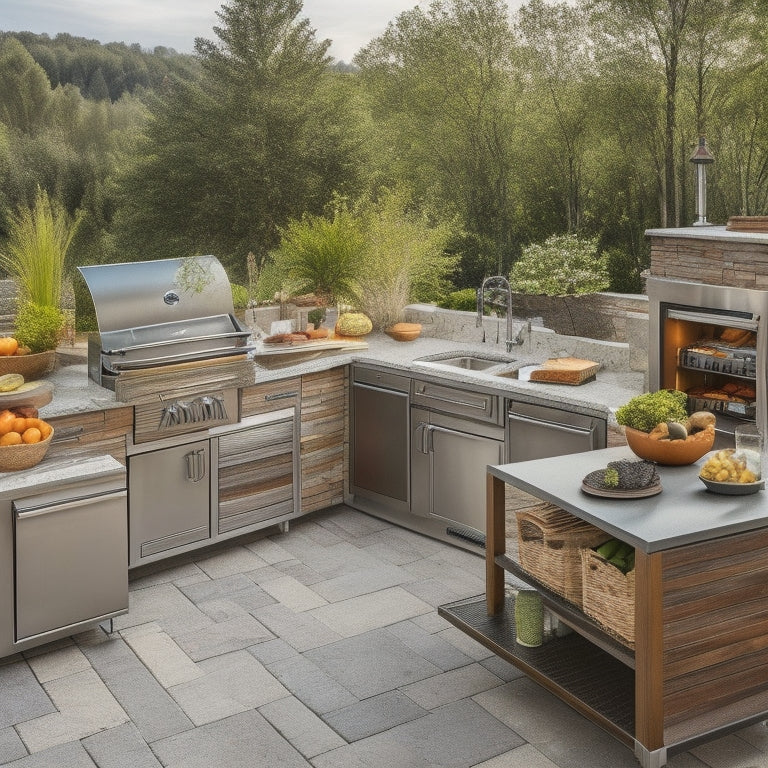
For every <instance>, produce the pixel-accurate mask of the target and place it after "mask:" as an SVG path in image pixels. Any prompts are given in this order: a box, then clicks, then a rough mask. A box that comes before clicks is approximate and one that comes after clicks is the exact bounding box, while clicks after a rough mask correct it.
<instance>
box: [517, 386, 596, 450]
mask: <svg viewBox="0 0 768 768" xmlns="http://www.w3.org/2000/svg"><path fill="white" fill-rule="evenodd" d="M507 419H508V421H507V424H508V426H507V429H508V431H509V439H508V444H509V448H508V457H507V458H508V460H509V461H510V462H513V461H528V460H529V459H545V458H549V457H550V456H563V455H565V454H569V453H581V452H582V451H593V450H595V449H596V448H605V446H606V432H607V424H606V422H605V421H604V420H602V419H598V418H595V417H592V416H588V415H582V414H578V413H572V412H570V411H563V410H561V409H559V408H551V407H549V406H541V405H535V404H533V403H521V402H515V401H511V402H510V403H509V404H508V407H507Z"/></svg>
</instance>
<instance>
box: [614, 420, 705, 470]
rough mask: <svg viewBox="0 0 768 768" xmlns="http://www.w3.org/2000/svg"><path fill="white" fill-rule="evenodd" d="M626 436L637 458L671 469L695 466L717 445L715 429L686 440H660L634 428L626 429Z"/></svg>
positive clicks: (697, 433)
mask: <svg viewBox="0 0 768 768" xmlns="http://www.w3.org/2000/svg"><path fill="white" fill-rule="evenodd" d="M624 435H625V437H626V439H627V445H628V446H629V448H630V450H631V451H632V453H634V454H635V456H639V457H640V458H641V459H646V460H647V461H655V462H656V463H657V464H663V465H666V466H671V467H680V466H685V465H688V464H693V463H694V462H695V461H698V460H699V459H700V458H701V457H702V456H704V454H706V453H707V452H708V451H711V450H712V446H713V445H714V444H715V430H714V428H713V429H707V430H702V431H701V432H696V433H694V434H692V435H689V436H688V438H687V439H686V440H659V439H658V438H653V437H651V436H650V435H649V434H648V433H647V432H641V431H640V430H638V429H632V427H624Z"/></svg>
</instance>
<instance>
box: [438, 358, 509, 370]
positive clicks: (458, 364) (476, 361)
mask: <svg viewBox="0 0 768 768" xmlns="http://www.w3.org/2000/svg"><path fill="white" fill-rule="evenodd" d="M434 362H436V363H439V364H440V365H451V366H453V367H454V368H464V369H466V370H468V371H484V370H486V369H487V368H493V367H495V366H498V365H499V364H500V361H499V360H489V359H488V358H486V357H475V356H474V355H463V356H461V357H446V358H443V359H442V360H435V361H434Z"/></svg>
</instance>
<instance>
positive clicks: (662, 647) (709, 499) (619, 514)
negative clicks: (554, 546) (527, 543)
mask: <svg viewBox="0 0 768 768" xmlns="http://www.w3.org/2000/svg"><path fill="white" fill-rule="evenodd" d="M631 456H632V454H631V453H630V452H629V451H628V449H626V448H609V449H605V450H601V451H593V452H590V453H585V454H578V455H576V456H573V455H572V456H565V457H556V458H550V459H542V460H536V461H528V462H518V463H514V464H506V465H499V466H490V467H488V498H487V549H486V565H487V568H486V574H487V592H486V595H485V596H481V597H478V598H476V599H474V600H470V601H463V602H461V603H456V604H452V605H448V606H443V607H442V608H441V613H442V615H443V616H445V618H447V619H448V620H449V621H451V622H452V623H454V624H455V625H456V626H458V627H459V628H461V629H462V630H463V631H465V632H467V633H468V634H469V635H471V636H472V637H474V638H475V639H477V640H479V641H480V642H482V643H483V644H484V645H486V646H487V647H488V648H490V649H491V650H493V651H494V652H496V653H497V654H498V655H500V656H501V657H503V658H505V659H507V660H508V661H510V662H511V663H513V664H514V665H516V666H518V667H519V668H521V669H523V670H524V671H525V672H526V673H527V674H528V675H530V676H531V678H533V679H534V680H536V681H537V682H539V683H540V684H542V685H543V686H544V687H546V688H547V689H549V690H551V691H552V692H554V693H555V694H556V695H558V696H560V697H561V698H562V699H563V700H565V701H566V702H567V703H569V704H570V705H571V706H573V707H574V708H575V709H577V710H578V711H580V712H582V714H584V715H586V716H587V717H589V718H590V719H592V720H594V721H595V722H597V723H598V724H599V725H601V726H602V727H604V728H605V729H606V730H608V731H609V732H610V733H612V734H613V735H614V736H616V737H617V738H618V739H619V740H621V741H623V742H624V743H626V744H627V745H628V746H630V747H632V748H633V749H634V751H635V755H636V756H637V757H638V759H639V760H640V763H641V764H642V766H643V768H658V767H659V766H662V765H664V764H666V760H667V757H668V755H669V754H673V753H676V752H679V751H683V750H685V749H689V748H690V747H691V746H693V745H695V744H696V743H699V742H701V741H703V740H707V739H712V738H716V737H718V736H720V735H723V734H724V733H726V732H729V731H730V730H734V729H736V728H742V727H744V726H745V725H748V724H751V723H755V722H758V721H760V720H764V719H765V718H766V716H767V715H768V672H767V671H766V670H768V632H766V629H767V628H768V592H767V591H766V589H765V583H766V578H767V577H768V508H766V505H765V497H764V492H763V493H757V494H754V495H749V496H720V495H715V494H711V493H709V492H708V491H706V489H705V488H704V485H703V484H702V483H701V481H700V480H699V479H698V477H697V475H698V471H699V467H700V465H701V463H702V462H703V461H704V459H702V460H700V461H699V462H698V463H697V464H696V465H692V466H688V467H659V468H658V471H659V475H660V478H661V485H662V487H663V490H662V492H661V493H660V494H659V495H657V496H651V497H648V498H635V499H621V500H617V499H611V498H601V497H595V496H591V495H587V494H586V493H584V492H583V491H582V490H581V481H582V478H583V477H585V476H586V475H587V474H588V473H589V472H591V471H594V470H597V469H601V468H604V467H605V466H606V465H607V463H608V462H609V461H613V460H616V459H619V458H630V457H631ZM507 485H510V486H513V487H514V488H516V489H518V490H519V491H524V492H526V493H529V494H531V495H532V496H534V497H535V498H537V499H540V500H542V501H546V502H550V503H554V504H556V505H557V506H559V507H560V508H561V509H563V510H565V511H567V512H568V513H570V514H571V515H573V516H575V517H577V518H579V519H582V520H586V521H588V522H589V523H591V524H593V525H595V526H596V527H598V528H600V529H601V530H603V531H605V533H606V537H605V538H606V539H608V538H611V537H616V538H619V539H621V540H623V541H626V542H628V543H630V544H632V545H633V546H634V548H635V604H634V635H635V642H634V647H631V644H627V643H626V642H622V641H621V639H620V638H618V639H617V637H616V636H615V635H614V634H613V633H612V632H611V631H609V630H608V629H606V628H605V627H604V626H602V625H601V624H600V623H598V622H597V621H595V620H593V619H592V618H590V617H589V616H587V615H586V614H585V613H584V612H582V611H581V610H580V608H579V607H578V606H576V605H574V604H573V603H570V602H568V601H566V600H565V599H561V598H560V597H559V596H558V595H557V594H555V593H554V592H552V591H551V590H550V589H548V588H547V585H546V584H542V583H541V582H539V581H538V580H537V579H535V578H533V577H531V576H530V575H529V574H527V573H526V572H525V571H524V570H523V569H522V567H521V566H520V564H519V562H518V561H517V559H516V557H515V556H514V554H513V550H514V542H510V546H509V547H508V541H507V536H508V529H507V527H506V513H505V503H504V500H505V492H506V487H507ZM508 549H509V552H508ZM505 572H511V573H513V574H515V575H516V576H517V577H520V578H522V579H523V580H525V581H526V582H528V583H530V584H532V585H533V586H534V587H535V588H537V589H539V591H540V593H541V594H542V596H543V599H544V602H545V605H547V606H548V608H549V609H550V610H551V611H552V612H553V614H554V615H555V616H557V617H558V618H559V619H560V620H562V621H563V622H564V623H565V624H566V625H568V626H569V627H571V628H573V629H574V630H575V632H574V633H572V634H566V635H565V636H562V637H555V638H553V639H551V640H549V641H548V642H546V643H545V644H544V645H542V646H540V647H538V648H524V647H522V646H520V645H519V644H517V643H516V641H515V635H514V620H513V616H514V596H513V595H511V594H506V592H507V589H506V588H505V577H504V574H505Z"/></svg>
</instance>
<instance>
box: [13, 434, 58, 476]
mask: <svg viewBox="0 0 768 768" xmlns="http://www.w3.org/2000/svg"><path fill="white" fill-rule="evenodd" d="M53 432H54V431H53V430H51V432H50V434H49V435H48V437H46V438H45V439H44V440H40V442H38V443H19V444H18V445H0V472H18V471H20V470H22V469H31V468H32V467H34V466H36V465H37V464H39V463H40V462H41V461H42V460H43V459H44V458H45V454H46V453H48V449H49V448H50V447H51V441H52V440H53Z"/></svg>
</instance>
